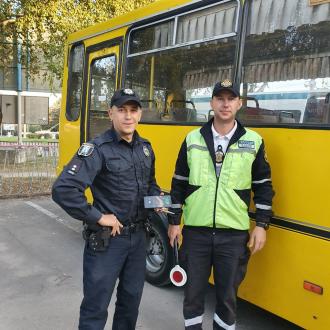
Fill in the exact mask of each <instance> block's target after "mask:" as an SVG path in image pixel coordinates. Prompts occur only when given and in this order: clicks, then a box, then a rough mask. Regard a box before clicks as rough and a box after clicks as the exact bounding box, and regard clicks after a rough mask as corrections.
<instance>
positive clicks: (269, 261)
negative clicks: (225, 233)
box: [239, 227, 330, 330]
mask: <svg viewBox="0 0 330 330" xmlns="http://www.w3.org/2000/svg"><path fill="white" fill-rule="evenodd" d="M329 260H330V242H329V241H325V240H322V239H318V238H314V237H311V236H307V235H304V234H300V233H295V232H293V231H289V230H286V229H281V228H274V227H271V228H270V229H269V231H268V233H267V244H266V246H265V248H264V249H263V250H262V251H261V252H259V253H257V254H255V255H254V256H252V257H251V259H250V262H249V266H248V271H247V276H246V278H245V280H244V281H243V283H242V285H241V287H240V290H239V296H240V297H241V298H243V299H246V300H248V301H250V302H252V303H254V304H256V305H258V306H260V307H262V308H264V309H266V310H269V311H271V312H272V313H274V314H277V315H279V316H281V317H283V318H285V319H287V320H290V321H292V322H294V323H296V324H298V325H300V326H301V327H303V328H304V329H308V330H328V329H329V328H330V313H329V307H330V294H329V291H330V263H329ZM305 280H306V281H309V282H312V283H314V284H317V285H320V286H321V287H323V295H318V294H316V293H312V292H310V291H306V290H305V289H304V288H303V282H304V281H305Z"/></svg>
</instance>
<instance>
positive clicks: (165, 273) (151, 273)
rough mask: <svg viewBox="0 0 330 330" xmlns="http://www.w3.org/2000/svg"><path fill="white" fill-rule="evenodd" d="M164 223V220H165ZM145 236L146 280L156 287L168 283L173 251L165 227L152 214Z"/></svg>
mask: <svg viewBox="0 0 330 330" xmlns="http://www.w3.org/2000/svg"><path fill="white" fill-rule="evenodd" d="M165 221H166V220H165ZM150 224H151V229H150V232H149V235H148V236H147V257H146V264H147V271H146V280H147V281H148V282H149V283H151V284H153V285H157V286H163V285H167V284H169V283H170V277H169V275H170V271H171V269H172V267H173V265H174V256H173V250H172V248H171V246H170V243H169V239H168V236H167V225H165V223H164V221H163V220H162V219H161V218H160V216H159V215H157V214H154V215H153V217H152V219H151V221H150Z"/></svg>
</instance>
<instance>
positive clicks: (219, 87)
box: [212, 79, 240, 97]
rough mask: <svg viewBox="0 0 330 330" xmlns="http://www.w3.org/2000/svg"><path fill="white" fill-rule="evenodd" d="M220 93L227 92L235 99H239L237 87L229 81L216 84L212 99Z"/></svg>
mask: <svg viewBox="0 0 330 330" xmlns="http://www.w3.org/2000/svg"><path fill="white" fill-rule="evenodd" d="M222 91H229V92H231V93H233V94H234V95H235V96H236V97H240V92H239V85H238V84H235V83H233V82H232V81H231V80H229V79H225V80H223V81H220V82H217V83H216V84H215V85H214V87H213V92H212V97H213V96H215V95H219V93H220V92H222Z"/></svg>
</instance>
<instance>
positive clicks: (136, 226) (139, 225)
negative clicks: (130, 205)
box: [120, 222, 145, 235]
mask: <svg viewBox="0 0 330 330" xmlns="http://www.w3.org/2000/svg"><path fill="white" fill-rule="evenodd" d="M144 227H145V226H144V222H131V223H130V224H127V225H124V226H123V228H120V234H122V235H125V234H126V235H127V234H132V233H136V232H138V231H140V230H142V229H144Z"/></svg>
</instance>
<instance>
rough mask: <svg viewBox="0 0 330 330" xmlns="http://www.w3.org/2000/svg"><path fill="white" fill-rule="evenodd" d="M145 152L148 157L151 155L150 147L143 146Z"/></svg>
mask: <svg viewBox="0 0 330 330" xmlns="http://www.w3.org/2000/svg"><path fill="white" fill-rule="evenodd" d="M143 152H144V154H145V155H146V157H149V156H150V151H149V149H148V148H147V147H146V146H143Z"/></svg>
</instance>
